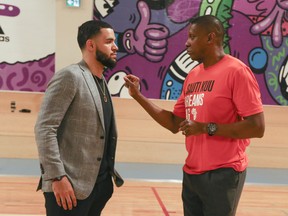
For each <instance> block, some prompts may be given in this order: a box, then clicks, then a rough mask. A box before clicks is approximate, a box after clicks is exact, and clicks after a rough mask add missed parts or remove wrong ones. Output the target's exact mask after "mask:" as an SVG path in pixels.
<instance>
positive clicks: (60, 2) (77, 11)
mask: <svg viewBox="0 0 288 216" xmlns="http://www.w3.org/2000/svg"><path fill="white" fill-rule="evenodd" d="M92 10H93V0H82V1H81V6H80V7H79V8H72V7H67V6H66V1H65V0H56V63H55V71H56V72H57V71H58V70H60V69H61V68H63V67H65V66H67V65H70V64H72V63H77V62H79V61H80V60H81V58H82V57H81V52H80V49H79V47H78V44H77V30H78V26H80V25H81V24H82V23H83V22H85V21H87V20H91V19H92V16H93V11H92Z"/></svg>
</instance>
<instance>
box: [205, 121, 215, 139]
mask: <svg viewBox="0 0 288 216" xmlns="http://www.w3.org/2000/svg"><path fill="white" fill-rule="evenodd" d="M216 131H217V124H216V123H213V122H210V123H209V124H208V125H207V133H208V135H209V136H213V135H214V134H215V133H216Z"/></svg>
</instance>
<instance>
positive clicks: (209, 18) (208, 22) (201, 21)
mask: <svg viewBox="0 0 288 216" xmlns="http://www.w3.org/2000/svg"><path fill="white" fill-rule="evenodd" d="M190 24H195V25H199V26H200V27H203V28H204V29H206V31H207V32H208V33H210V32H215V34H216V36H217V37H219V38H220V39H221V40H222V41H223V39H224V34H225V29H224V26H223V24H222V22H221V21H220V20H219V19H218V18H217V17H216V16H213V15H204V16H198V17H193V18H191V19H190Z"/></svg>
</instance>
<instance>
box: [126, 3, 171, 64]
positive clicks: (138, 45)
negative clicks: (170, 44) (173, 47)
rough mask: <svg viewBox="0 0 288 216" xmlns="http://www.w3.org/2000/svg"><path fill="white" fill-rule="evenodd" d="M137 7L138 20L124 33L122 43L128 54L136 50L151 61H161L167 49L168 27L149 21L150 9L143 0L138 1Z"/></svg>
mask: <svg viewBox="0 0 288 216" xmlns="http://www.w3.org/2000/svg"><path fill="white" fill-rule="evenodd" d="M137 7H138V11H139V13H140V22H139V24H138V26H137V28H136V29H135V30H134V29H133V30H132V29H129V30H127V31H126V32H125V33H124V37H123V44H124V46H125V48H126V50H127V52H128V53H130V54H133V53H135V52H137V53H138V54H139V55H141V56H145V57H146V58H147V59H148V60H150V61H152V62H158V61H161V60H162V59H163V55H164V54H165V53H166V51H167V38H168V36H169V29H168V28H167V27H166V26H164V25H160V24H151V23H149V21H150V10H149V7H148V5H147V4H146V3H145V2H144V1H139V2H138V5H137Z"/></svg>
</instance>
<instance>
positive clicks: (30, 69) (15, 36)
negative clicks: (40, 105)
mask: <svg viewBox="0 0 288 216" xmlns="http://www.w3.org/2000/svg"><path fill="white" fill-rule="evenodd" d="M43 3H44V2H42V1H39V0H30V1H25V2H19V1H12V0H9V1H8V0H6V1H4V0H0V17H1V21H0V46H1V49H0V56H1V57H0V89H1V90H19V91H36V92H40V91H45V89H46V86H47V83H48V81H49V80H50V79H51V77H52V76H53V74H54V71H55V67H54V65H55V38H54V34H53V32H55V25H54V22H53V19H55V18H54V17H55V7H54V6H55V4H51V2H48V3H46V4H44V5H43ZM31 8H37V10H32V11H31ZM43 23H45V28H43ZM15 25H17V26H15ZM49 35H51V37H50V36H49Z"/></svg>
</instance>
